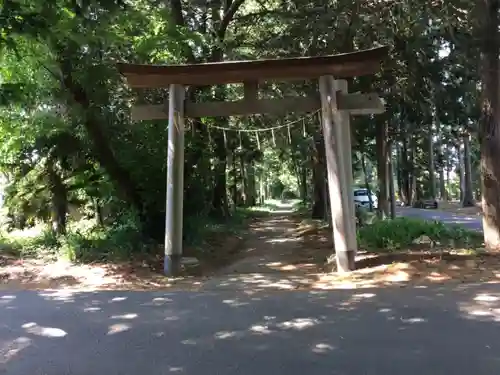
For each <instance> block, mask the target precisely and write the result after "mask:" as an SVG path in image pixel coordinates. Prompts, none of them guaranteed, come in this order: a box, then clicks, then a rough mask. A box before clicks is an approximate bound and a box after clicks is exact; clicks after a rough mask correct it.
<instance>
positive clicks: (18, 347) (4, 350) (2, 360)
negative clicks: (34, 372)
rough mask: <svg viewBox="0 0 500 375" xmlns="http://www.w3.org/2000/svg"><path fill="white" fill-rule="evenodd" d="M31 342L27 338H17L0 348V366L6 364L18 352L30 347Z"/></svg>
mask: <svg viewBox="0 0 500 375" xmlns="http://www.w3.org/2000/svg"><path fill="white" fill-rule="evenodd" d="M31 342H32V340H31V339H30V338H28V337H18V338H16V339H15V340H12V341H10V342H7V343H2V344H1V346H0V364H6V363H7V362H8V361H9V360H11V359H12V358H14V357H15V356H16V355H17V354H18V353H19V352H20V351H22V350H23V349H26V348H27V347H29V346H30V345H31Z"/></svg>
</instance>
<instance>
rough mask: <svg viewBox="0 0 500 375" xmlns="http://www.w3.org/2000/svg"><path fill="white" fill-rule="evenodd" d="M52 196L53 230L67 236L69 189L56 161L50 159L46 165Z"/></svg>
mask: <svg viewBox="0 0 500 375" xmlns="http://www.w3.org/2000/svg"><path fill="white" fill-rule="evenodd" d="M46 171H47V176H48V179H49V188H50V195H51V206H52V207H51V211H52V230H53V231H54V233H55V234H57V235H64V234H66V222H67V214H68V189H67V188H66V185H64V182H63V179H62V178H61V176H60V174H59V172H58V171H57V170H56V166H55V160H53V159H52V158H49V159H48V161H47V165H46Z"/></svg>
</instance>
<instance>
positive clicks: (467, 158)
mask: <svg viewBox="0 0 500 375" xmlns="http://www.w3.org/2000/svg"><path fill="white" fill-rule="evenodd" d="M469 137H470V135H469V134H466V135H465V136H464V137H463V141H464V199H463V200H462V206H463V207H474V206H475V204H476V203H475V202H474V192H473V189H472V168H471V151H470V140H469Z"/></svg>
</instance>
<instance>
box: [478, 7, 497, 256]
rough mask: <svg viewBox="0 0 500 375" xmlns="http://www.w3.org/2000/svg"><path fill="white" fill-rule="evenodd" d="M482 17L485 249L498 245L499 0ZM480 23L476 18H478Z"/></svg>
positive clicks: (482, 10) (482, 155) (483, 12)
mask: <svg viewBox="0 0 500 375" xmlns="http://www.w3.org/2000/svg"><path fill="white" fill-rule="evenodd" d="M479 4H483V6H484V8H483V9H481V16H482V18H483V19H482V22H483V25H484V26H483V28H481V31H482V32H481V42H482V46H481V47H482V48H481V52H482V53H481V58H482V63H483V64H482V65H483V66H482V98H481V99H482V103H481V104H482V105H481V119H480V122H479V141H480V150H481V177H482V178H481V183H482V193H483V199H482V201H483V232H484V242H485V245H486V247H487V248H488V249H490V250H498V249H499V248H500V163H499V160H500V102H499V100H500V95H499V78H500V75H499V63H498V55H499V52H500V37H499V32H498V27H499V26H500V21H499V15H498V12H499V10H500V0H484V1H482V2H479ZM478 24H479V21H478Z"/></svg>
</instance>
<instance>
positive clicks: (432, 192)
mask: <svg viewBox="0 0 500 375" xmlns="http://www.w3.org/2000/svg"><path fill="white" fill-rule="evenodd" d="M429 184H430V189H429V192H430V198H432V199H436V167H435V163H434V133H433V131H432V123H431V125H430V126H429Z"/></svg>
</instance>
